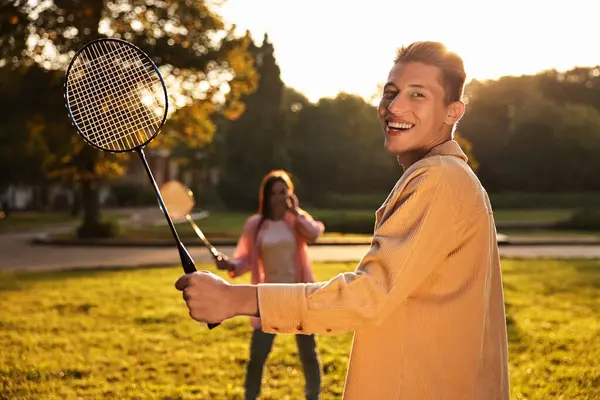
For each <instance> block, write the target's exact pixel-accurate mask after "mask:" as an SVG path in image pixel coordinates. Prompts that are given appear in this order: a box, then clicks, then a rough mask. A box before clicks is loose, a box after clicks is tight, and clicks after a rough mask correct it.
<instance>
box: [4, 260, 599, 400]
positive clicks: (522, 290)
mask: <svg viewBox="0 0 600 400" xmlns="http://www.w3.org/2000/svg"><path fill="white" fill-rule="evenodd" d="M353 267H354V264H323V263H316V264H315V271H316V273H317V275H318V278H319V279H328V278H330V277H332V276H334V275H335V274H337V273H339V272H341V271H344V270H348V269H351V268H353ZM202 268H207V269H210V270H213V267H212V266H208V265H207V266H202ZM503 271H504V282H505V295H506V304H507V322H508V330H509V342H510V343H509V352H510V354H509V361H510V373H511V392H512V398H514V399H570V400H576V399H582V400H583V399H594V398H600V346H597V345H595V344H594V343H599V342H600V318H599V317H600V315H599V311H598V310H600V260H598V261H519V260H503ZM180 274H181V272H180V268H178V267H167V268H157V269H150V270H118V271H80V272H54V273H10V274H9V273H3V274H2V275H0V399H33V398H35V399H99V398H115V399H241V398H243V397H242V396H243V381H244V374H245V365H246V362H247V360H248V345H249V338H250V336H249V335H250V326H249V324H248V322H247V319H246V318H239V319H234V320H230V321H226V322H225V323H223V324H222V326H220V327H219V328H217V329H216V330H214V331H208V330H207V328H206V327H204V326H202V325H200V324H198V323H195V322H194V321H192V320H191V319H190V318H189V316H188V315H187V309H186V308H185V306H184V304H183V301H182V300H181V297H180V293H179V292H177V291H176V290H175V289H174V288H173V283H174V281H175V280H176V279H177V277H179V275H180ZM221 276H224V275H222V274H221ZM247 279H248V277H247V276H246V277H244V278H240V279H237V280H236V281H237V282H247ZM351 338H352V335H351V334H350V333H348V334H343V335H335V336H319V337H318V347H319V353H320V357H321V360H322V363H323V368H324V375H323V396H322V398H323V399H339V398H341V394H342V390H343V384H344V377H345V373H346V366H347V362H348V352H349V350H350V344H351ZM303 385H304V379H303V375H302V370H301V365H300V362H299V359H298V356H297V350H296V347H295V342H294V339H293V336H279V337H277V339H276V341H275V346H274V348H273V352H272V353H271V355H270V358H269V360H268V362H267V368H266V371H265V375H264V384H263V397H262V398H263V399H300V398H302V389H303Z"/></svg>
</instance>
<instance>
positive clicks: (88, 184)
mask: <svg viewBox="0 0 600 400" xmlns="http://www.w3.org/2000/svg"><path fill="white" fill-rule="evenodd" d="M210 5H211V4H209V2H207V1H204V0H187V1H183V2H180V1H176V0H163V1H160V2H158V1H157V2H148V1H142V0H131V1H125V0H113V1H109V0H104V1H96V2H85V3H84V2H81V1H78V0H55V1H54V2H37V3H25V2H19V1H13V2H11V3H10V4H9V5H8V6H3V7H2V8H0V20H1V21H8V22H9V23H8V24H7V23H6V22H4V23H2V25H1V30H0V44H2V52H1V53H0V54H1V55H2V58H1V59H0V65H6V66H8V67H9V68H5V69H4V70H3V72H4V73H7V74H9V75H11V76H17V75H18V74H19V73H21V74H22V73H25V72H24V71H26V70H27V69H28V68H31V67H33V66H36V65H40V66H42V67H43V68H44V69H46V70H53V71H59V74H64V72H63V71H64V68H65V67H66V64H67V63H68V60H69V59H70V58H71V57H72V55H73V54H74V51H75V50H76V49H77V48H78V47H80V46H81V45H82V44H83V43H86V42H88V41H89V40H92V39H95V38H99V37H108V36H110V37H116V38H123V39H126V40H128V41H130V42H132V43H134V44H136V45H137V46H139V47H140V48H141V49H142V50H143V51H145V52H146V53H147V54H148V55H149V56H150V57H151V58H152V59H153V60H154V61H155V62H156V63H157V65H159V66H161V69H162V71H163V73H164V74H165V75H166V77H167V85H169V89H170V95H171V100H170V103H171V104H172V105H175V107H174V108H175V109H179V110H176V111H175V115H174V118H173V121H168V122H167V124H166V125H165V128H164V134H163V135H159V137H158V138H157V140H155V141H154V142H153V143H152V144H151V146H150V147H151V148H152V147H158V146H163V147H164V146H169V147H173V146H177V145H182V144H189V145H191V146H196V147H198V148H201V147H203V146H205V145H206V143H208V142H210V140H211V139H212V135H213V132H214V126H213V125H212V124H211V123H210V122H206V121H208V120H210V118H212V117H213V116H214V115H217V114H220V115H223V116H224V117H225V118H229V119H235V118H238V117H239V116H240V114H241V112H242V110H243V106H242V104H241V101H240V100H241V96H242V95H244V94H247V93H251V92H252V91H253V90H255V89H256V83H257V76H256V73H255V70H254V67H253V58H252V56H251V55H250V54H249V52H248V47H249V45H250V38H249V36H246V37H242V38H239V37H236V36H234V34H233V28H231V29H229V30H226V29H225V25H224V23H223V21H222V20H221V18H220V17H219V16H218V15H217V14H216V13H215V12H213V11H212V10H211V9H210V7H209V6H210ZM48 75H52V74H50V73H49V74H48ZM42 86H43V90H44V91H45V95H44V96H43V97H44V98H43V99H41V100H40V99H38V97H37V96H31V95H30V92H29V93H21V96H22V101H27V103H28V105H29V106H31V107H30V109H31V108H37V109H38V110H40V114H39V115H38V116H37V117H36V121H38V123H37V124H35V130H36V132H37V137H38V138H42V141H46V142H47V143H45V144H44V145H43V146H45V147H46V149H47V151H48V159H46V160H45V162H44V165H46V166H47V167H48V168H50V169H51V171H50V172H49V175H50V176H56V177H59V176H60V177H62V178H63V179H66V180H70V181H75V182H78V183H80V186H81V189H82V197H83V201H84V214H85V216H84V221H83V225H82V227H81V229H80V233H81V235H83V236H96V235H98V234H101V232H102V226H101V224H100V223H99V204H98V195H97V188H98V185H99V184H100V183H101V182H102V181H103V179H105V178H107V177H110V176H113V175H114V174H118V173H120V172H122V169H121V166H120V165H119V163H118V162H117V160H118V158H117V157H115V156H112V155H106V154H103V153H101V152H98V151H96V150H94V149H91V148H90V147H89V146H86V145H85V144H83V143H82V141H81V140H80V139H79V138H77V137H76V135H75V134H74V131H73V129H72V128H70V129H68V128H66V127H65V124H64V122H62V121H67V120H66V117H65V112H64V109H62V110H61V112H58V111H57V109H56V107H51V111H50V110H47V111H45V110H46V109H44V108H43V107H37V106H36V105H34V104H33V103H36V102H37V104H38V105H42V104H48V99H53V103H54V105H56V104H59V103H60V102H59V101H57V100H58V99H62V88H61V86H60V84H57V81H55V80H53V79H48V81H47V84H46V85H45V86H44V85H42ZM9 101H14V99H10V100H9V99H7V98H3V99H2V102H3V103H8V102H9ZM2 105H3V106H5V105H6V104H2ZM61 106H62V105H61ZM172 108H173V107H172ZM58 115H60V116H62V118H63V120H62V121H59V120H57V119H56V116H58ZM56 149H60V150H56Z"/></svg>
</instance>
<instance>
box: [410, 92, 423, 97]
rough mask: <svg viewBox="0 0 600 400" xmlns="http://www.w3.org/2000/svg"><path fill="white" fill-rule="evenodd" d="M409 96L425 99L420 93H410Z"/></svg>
mask: <svg viewBox="0 0 600 400" xmlns="http://www.w3.org/2000/svg"><path fill="white" fill-rule="evenodd" d="M410 96H411V97H425V96H423V95H422V94H421V93H419V92H412V93H411V94H410Z"/></svg>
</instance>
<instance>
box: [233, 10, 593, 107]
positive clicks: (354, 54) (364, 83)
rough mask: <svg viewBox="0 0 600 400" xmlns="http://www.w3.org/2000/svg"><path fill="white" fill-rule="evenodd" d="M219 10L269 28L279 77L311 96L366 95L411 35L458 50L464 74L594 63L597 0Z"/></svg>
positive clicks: (260, 30) (241, 24)
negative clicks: (340, 93) (279, 72)
mask: <svg viewBox="0 0 600 400" xmlns="http://www.w3.org/2000/svg"><path fill="white" fill-rule="evenodd" d="M221 15H223V17H224V18H225V20H226V21H228V22H233V23H236V24H237V26H238V28H239V29H240V31H241V32H244V31H245V30H246V29H249V30H250V31H251V32H252V34H253V36H254V37H255V38H256V39H257V40H259V41H262V37H263V34H264V33H265V32H266V33H268V34H269V39H270V41H271V42H273V44H274V46H275V56H276V58H277V61H278V64H279V67H280V68H281V77H282V79H283V81H284V82H285V84H286V85H288V86H291V87H293V88H295V89H296V90H299V91H301V92H303V93H304V94H305V95H306V96H307V97H308V98H309V99H310V100H311V101H316V100H318V99H319V98H321V97H330V96H335V95H336V94H337V93H338V92H340V91H345V92H349V93H356V94H359V95H361V96H363V97H365V98H369V97H371V96H372V95H374V94H375V93H376V90H377V84H378V83H381V82H383V81H384V80H385V79H386V77H387V73H388V71H389V69H390V67H391V66H392V65H391V62H392V60H393V58H394V55H395V50H396V48H397V47H399V46H401V45H408V44H410V43H411V42H413V41H417V40H437V41H441V42H443V43H445V44H446V46H447V47H448V48H449V49H450V50H453V51H456V52H457V53H458V54H460V55H461V56H462V58H463V59H464V61H465V67H466V70H467V74H468V78H467V79H468V80H470V79H472V78H476V79H487V78H492V79H495V78H498V77H500V76H503V75H521V74H533V73H536V72H538V71H541V70H544V69H552V68H556V69H558V70H566V69H570V68H572V67H574V66H576V65H579V66H596V65H599V64H600V45H599V44H598V15H600V0H568V1H564V0H563V1H559V0H550V1H549V0H502V1H498V0H488V1H485V0H454V1H448V0H408V1H404V0H368V1H361V2H359V1H358V0H356V1H355V0H345V1H344V0H302V1H297V0H294V1H292V0H251V1H249V0H227V3H226V4H225V5H224V6H223V8H222V9H221Z"/></svg>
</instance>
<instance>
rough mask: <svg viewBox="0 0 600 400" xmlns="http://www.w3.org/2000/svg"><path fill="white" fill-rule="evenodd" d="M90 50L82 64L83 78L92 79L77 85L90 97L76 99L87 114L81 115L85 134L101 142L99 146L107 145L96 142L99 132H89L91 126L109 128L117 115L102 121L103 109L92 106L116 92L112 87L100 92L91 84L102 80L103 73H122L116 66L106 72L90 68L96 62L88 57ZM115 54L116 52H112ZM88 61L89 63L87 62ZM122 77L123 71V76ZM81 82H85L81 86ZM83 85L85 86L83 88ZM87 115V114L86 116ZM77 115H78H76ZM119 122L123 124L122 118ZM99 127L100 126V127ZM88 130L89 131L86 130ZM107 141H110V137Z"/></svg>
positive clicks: (100, 89)
mask: <svg viewBox="0 0 600 400" xmlns="http://www.w3.org/2000/svg"><path fill="white" fill-rule="evenodd" d="M87 50H88V49H86V50H84V52H83V53H82V54H81V57H82V59H83V60H84V64H82V65H83V66H84V67H83V74H82V76H85V74H86V73H87V74H89V76H90V78H91V79H89V80H83V81H80V82H78V84H77V85H75V86H76V87H77V88H78V89H79V90H80V91H85V90H87V91H88V92H89V93H88V96H87V97H81V98H79V97H76V101H75V103H76V104H77V105H78V106H83V108H84V110H83V111H85V113H81V118H82V119H83V121H82V122H84V124H85V125H84V130H85V132H86V133H87V134H88V135H89V138H90V139H93V140H95V141H96V142H98V141H100V143H99V144H105V142H106V140H105V141H102V140H96V139H99V138H98V137H97V136H98V135H97V134H96V133H97V132H94V131H93V130H92V131H91V132H90V131H89V127H90V125H91V126H92V127H93V126H94V124H96V125H97V126H96V128H101V129H102V128H104V129H106V128H107V127H108V125H110V123H113V124H114V123H115V119H116V118H115V115H114V114H110V115H107V116H105V118H106V119H110V121H109V120H106V121H105V120H102V119H100V117H102V114H101V112H102V109H100V108H94V107H93V106H91V104H94V103H95V102H97V101H101V100H102V98H103V97H105V96H106V95H107V92H111V93H109V94H110V95H114V94H115V93H114V90H112V91H111V90H110V89H111V87H110V86H106V87H103V88H99V90H94V87H93V86H90V82H94V81H98V80H100V79H102V77H103V75H100V73H101V72H104V73H117V74H118V73H119V72H120V71H118V70H117V69H116V68H115V67H114V66H112V67H105V68H104V71H103V70H101V69H99V68H89V66H90V64H92V66H93V63H94V62H95V61H96V59H95V58H91V57H90V56H89V55H86V51H87ZM111 53H114V52H111ZM111 53H107V54H108V55H110V54H111ZM86 61H87V62H86ZM120 75H122V71H121V74H120ZM115 77H116V78H119V75H115ZM81 82H83V83H82V84H81ZM102 83H106V80H104V81H103V82H102ZM82 85H83V86H82ZM116 99H117V100H120V98H119V97H116ZM120 103H121V104H119V105H120V106H121V107H120V108H122V107H123V101H122V100H121V101H120ZM86 113H87V114H86ZM76 115H77V114H76ZM118 122H123V121H122V118H121V119H120V120H118ZM98 125H99V126H98ZM86 128H88V129H86ZM106 139H109V138H108V137H107V138H106Z"/></svg>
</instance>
